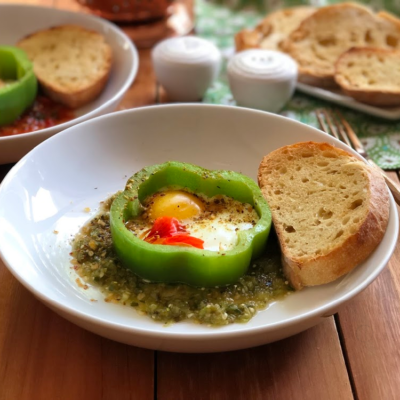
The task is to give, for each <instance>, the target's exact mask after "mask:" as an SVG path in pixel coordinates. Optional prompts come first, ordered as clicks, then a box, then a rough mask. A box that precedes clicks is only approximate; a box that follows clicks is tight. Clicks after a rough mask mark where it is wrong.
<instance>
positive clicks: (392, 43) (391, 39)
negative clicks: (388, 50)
mask: <svg viewBox="0 0 400 400" xmlns="http://www.w3.org/2000/svg"><path fill="white" fill-rule="evenodd" d="M398 42H399V39H398V38H397V37H395V36H392V35H387V36H386V44H387V45H388V46H389V47H397V45H398Z"/></svg>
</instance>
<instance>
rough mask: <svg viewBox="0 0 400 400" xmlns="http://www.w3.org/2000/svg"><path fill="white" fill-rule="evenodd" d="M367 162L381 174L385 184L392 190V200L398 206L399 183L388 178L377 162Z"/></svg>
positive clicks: (399, 201) (399, 195)
mask: <svg viewBox="0 0 400 400" xmlns="http://www.w3.org/2000/svg"><path fill="white" fill-rule="evenodd" d="M368 162H369V164H371V165H372V166H373V167H374V168H376V169H377V170H379V172H380V173H381V174H382V176H383V178H384V179H385V182H386V185H387V186H388V188H389V190H390V191H391V192H392V195H393V198H394V201H395V202H396V203H397V204H398V205H399V206H400V184H398V183H397V182H395V181H394V180H393V179H391V178H389V177H388V176H387V175H386V174H385V171H384V170H383V169H382V168H381V167H379V166H378V165H377V164H375V163H374V162H373V161H372V160H368Z"/></svg>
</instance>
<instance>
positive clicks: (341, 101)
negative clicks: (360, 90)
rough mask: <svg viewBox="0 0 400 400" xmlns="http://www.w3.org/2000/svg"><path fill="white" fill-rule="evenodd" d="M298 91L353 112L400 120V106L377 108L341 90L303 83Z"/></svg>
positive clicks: (299, 83)
mask: <svg viewBox="0 0 400 400" xmlns="http://www.w3.org/2000/svg"><path fill="white" fill-rule="evenodd" d="M296 89H298V90H299V91H300V92H303V93H306V94H309V95H311V96H314V97H318V98H319V99H322V100H327V101H330V102H331V103H335V104H338V105H340V106H344V107H348V108H352V109H353V110H357V111H362V112H364V113H366V114H370V115H373V116H374V117H380V118H385V119H389V120H397V119H400V107H399V106H397V107H375V106H371V105H369V104H364V103H360V102H359V101H357V100H355V99H353V98H352V97H350V96H347V95H345V94H344V93H343V92H342V91H341V90H340V89H339V88H334V89H328V88H319V87H316V86H311V85H307V84H305V83H302V82H297V84H296Z"/></svg>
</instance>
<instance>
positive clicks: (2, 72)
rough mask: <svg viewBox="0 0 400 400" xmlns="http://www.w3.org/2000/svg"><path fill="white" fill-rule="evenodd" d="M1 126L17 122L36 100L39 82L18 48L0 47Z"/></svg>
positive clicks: (30, 64)
mask: <svg viewBox="0 0 400 400" xmlns="http://www.w3.org/2000/svg"><path fill="white" fill-rule="evenodd" d="M0 79H1V80H3V81H12V82H11V83H9V84H6V85H5V86H1V87H0V126H1V125H7V124H10V123H12V122H13V121H14V120H16V119H17V118H18V117H19V116H20V115H21V114H22V113H23V112H24V111H25V110H26V109H27V108H28V107H29V106H30V105H31V104H32V103H33V102H34V100H35V98H36V93H37V80H36V76H35V74H34V72H33V65H32V63H31V62H30V61H29V59H28V57H27V55H26V54H25V52H24V51H23V50H21V49H19V48H17V47H12V46H0Z"/></svg>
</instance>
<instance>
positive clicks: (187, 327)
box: [0, 104, 398, 352]
mask: <svg viewBox="0 0 400 400" xmlns="http://www.w3.org/2000/svg"><path fill="white" fill-rule="evenodd" d="M110 132H112V134H110ZM304 140H314V141H320V142H324V141H325V142H329V143H333V144H335V145H336V146H338V147H341V148H346V146H345V145H344V144H342V143H341V142H338V141H337V140H335V139H334V138H332V137H330V136H328V135H326V134H325V133H323V132H321V131H318V130H316V129H314V128H311V127H309V126H307V125H303V124H300V123H298V122H296V121H292V120H290V119H287V118H284V117H281V116H277V115H274V114H268V113H265V112H261V111H255V110H250V109H244V108H238V107H225V106H210V105H179V104H177V105H168V106H155V107H146V108H139V109H135V110H129V111H123V112H119V113H114V114H109V115H106V116H103V117H99V118H96V119H93V120H91V121H87V122H84V123H82V124H79V125H77V126H74V127H72V128H70V129H68V130H66V131H64V132H61V133H60V134H58V135H56V136H54V137H52V138H50V139H48V140H47V141H46V142H44V143H42V144H41V145H39V146H38V147H36V148H35V149H34V150H33V151H32V152H30V153H29V154H28V155H26V156H25V157H24V158H23V159H22V160H21V161H20V162H19V163H18V164H17V165H16V166H15V167H14V168H13V169H12V170H11V171H10V173H9V174H8V175H7V177H6V178H5V179H4V181H3V183H2V184H1V186H0V255H1V257H2V259H3V260H4V262H5V264H6V265H7V266H8V268H9V269H10V271H11V272H12V273H13V274H14V276H15V277H16V278H17V279H18V280H19V281H20V282H21V283H22V284H23V285H24V286H25V287H27V288H28V289H29V290H30V291H31V292H32V293H34V294H35V295H36V296H37V297H38V298H39V299H40V300H42V301H43V302H44V303H45V304H47V305H48V306H49V307H50V308H51V309H53V310H54V311H55V312H57V313H59V314H60V315H62V316H64V317H65V318H67V319H68V320H70V321H72V322H74V323H76V324H77V325H79V326H82V327H83V328H86V329H88V330H90V331H92V332H95V333H98V334H99V335H103V336H105V337H107V338H111V339H114V340H117V341H121V342H124V343H128V344H132V345H135V346H141V347H147V348H151V349H159V350H167V351H181V352H213V351H227V350H235V349H241V348H246V347H251V346H257V345H261V344H264V343H268V342H272V341H275V340H279V339H282V338H285V337H287V336H290V335H293V334H296V333H298V332H300V331H303V330H305V329H307V328H309V327H311V326H313V325H315V324H317V323H318V322H320V321H322V320H323V318H324V317H325V316H329V315H331V314H332V313H334V312H335V311H336V310H337V309H338V307H339V306H340V305H342V304H343V303H345V302H346V301H348V300H349V299H351V298H352V297H353V296H355V295H356V294H357V293H359V292H360V291H362V290H363V289H364V288H365V287H366V286H367V285H368V284H370V283H371V282H372V281H373V280H374V279H375V278H376V276H377V275H378V274H379V273H380V271H381V270H382V269H383V268H384V266H385V265H386V263H387V261H388V260H389V258H390V256H391V254H392V252H393V250H394V247H395V244H396V239H397V235H398V215H397V211H396V207H395V204H394V201H393V198H392V197H391V205H390V207H391V209H390V221H389V226H388V228H387V232H386V234H385V236H384V239H383V241H382V242H381V244H380V245H379V246H378V248H377V249H376V251H375V252H374V253H373V254H372V255H371V256H370V258H369V259H368V260H367V261H365V262H364V263H363V264H362V265H359V266H358V267H357V268H356V269H354V270H353V271H352V272H351V273H350V274H348V275H347V276H345V277H343V278H342V279H339V280H338V281H336V282H334V283H331V284H328V285H324V286H319V287H315V288H308V289H304V290H303V291H301V292H298V293H294V294H292V295H290V296H288V297H287V298H285V299H284V300H282V301H277V302H275V303H274V304H272V305H271V306H270V307H269V308H268V309H266V310H264V311H261V312H259V313H258V314H257V315H256V316H255V317H254V318H253V319H252V320H251V321H250V322H249V323H247V324H232V325H229V326H226V327H222V328H209V327H207V326H202V325H195V324H192V323H188V322H181V323H177V324H174V325H172V326H169V327H164V326H163V325H162V324H159V323H156V322H154V321H153V320H151V319H150V318H147V317H145V316H140V315H138V314H137V313H136V311H135V310H134V309H132V308H130V307H124V306H121V305H114V304H109V303H106V302H104V301H103V297H102V296H101V294H100V293H99V292H98V291H97V290H95V289H90V290H89V291H85V290H82V289H80V288H79V287H78V286H77V285H76V283H75V281H74V280H75V278H76V277H75V275H74V272H73V271H72V270H71V269H70V265H69V252H70V243H69V240H70V238H71V236H72V235H74V234H75V233H76V232H77V231H78V229H79V227H80V226H82V224H83V223H84V222H85V221H87V220H88V219H89V218H90V217H91V216H93V215H94V214H95V212H96V209H97V208H98V206H99V202H100V201H101V200H104V199H105V198H106V197H107V196H109V195H110V194H112V193H114V192H116V191H117V190H119V189H123V188H124V185H125V183H126V180H127V178H128V177H129V176H130V175H132V174H133V173H134V172H136V171H137V170H139V169H141V168H142V167H143V166H146V165H152V164H155V163H160V162H164V161H167V160H178V161H183V162H190V163H194V164H198V165H201V166H203V167H206V168H211V169H232V170H235V171H240V172H242V173H244V174H246V175H248V176H250V177H252V178H254V179H255V178H256V171H257V168H258V164H259V162H260V160H261V158H262V156H264V155H265V154H267V153H268V152H270V151H272V150H274V149H276V148H278V147H281V146H283V145H287V144H291V143H295V142H299V141H304ZM347 150H349V149H348V148H347ZM349 151H350V152H352V153H353V154H355V153H354V152H353V151H352V150H349ZM85 207H90V209H91V210H92V211H91V212H90V213H85V212H84V208H85ZM54 230H56V231H58V232H59V233H58V234H55V233H54ZM90 298H96V299H98V300H99V301H98V302H91V301H90ZM371 301H373V299H371Z"/></svg>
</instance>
